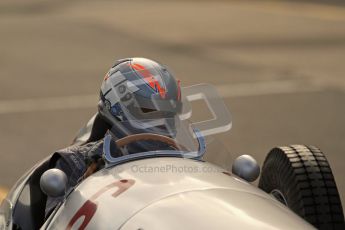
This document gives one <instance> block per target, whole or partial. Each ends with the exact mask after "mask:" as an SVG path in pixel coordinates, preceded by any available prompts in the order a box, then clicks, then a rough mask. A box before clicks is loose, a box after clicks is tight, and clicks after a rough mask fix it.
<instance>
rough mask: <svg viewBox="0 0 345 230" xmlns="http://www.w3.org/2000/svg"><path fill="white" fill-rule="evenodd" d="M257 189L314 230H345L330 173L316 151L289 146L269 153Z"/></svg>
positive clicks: (314, 149)
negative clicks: (282, 204)
mask: <svg viewBox="0 0 345 230" xmlns="http://www.w3.org/2000/svg"><path fill="white" fill-rule="evenodd" d="M259 188H261V189H262V190H264V191H266V192H267V193H271V194H272V195H273V196H275V197H276V198H277V199H278V200H280V201H281V202H282V203H284V204H285V205H287V206H288V207H289V208H290V209H291V210H293V211H294V212H295V213H297V214H298V215H299V216H301V217H302V218H303V219H305V220H306V221H308V222H309V223H311V224H312V225H314V226H315V227H316V228H318V229H339V230H340V229H342V230H344V229H345V224H344V214H343V209H342V206H341V201H340V197H339V193H338V189H337V186H336V183H335V180H334V177H333V174H332V170H331V168H330V166H329V164H328V161H327V159H326V157H325V156H324V154H323V153H322V152H321V151H320V150H319V149H318V148H316V147H313V146H304V145H291V146H288V147H279V148H274V149H272V150H271V151H270V152H269V153H268V155H267V157H266V159H265V162H264V165H263V167H262V174H261V178H260V182H259Z"/></svg>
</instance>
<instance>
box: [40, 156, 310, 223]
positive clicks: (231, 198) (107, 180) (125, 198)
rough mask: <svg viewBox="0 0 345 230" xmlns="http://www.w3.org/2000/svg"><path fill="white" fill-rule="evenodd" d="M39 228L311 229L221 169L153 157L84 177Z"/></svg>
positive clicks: (177, 159)
mask: <svg viewBox="0 0 345 230" xmlns="http://www.w3.org/2000/svg"><path fill="white" fill-rule="evenodd" d="M42 228H43V229H80V228H82V229H83V228H85V229H229V228H236V229H238V228H241V229H313V227H312V226H311V225H309V224H308V223H307V222H306V221H304V220H303V219H301V218H300V217H298V216H297V215H296V214H294V213H293V212H292V211H290V210H289V209H288V208H287V207H285V206H284V205H282V204H281V203H279V202H278V201H276V200H275V199H274V198H273V197H271V196H270V195H268V194H267V193H265V192H263V191H261V190H260V189H258V188H256V187H254V186H253V185H251V184H249V183H247V182H245V181H243V180H241V179H239V178H237V177H235V176H233V175H231V174H229V173H228V172H226V171H225V170H223V169H221V168H219V167H217V166H215V165H212V164H209V163H206V162H200V161H194V160H190V159H184V158H170V157H163V158H151V159H144V160H139V161H133V162H129V163H125V164H122V165H119V166H116V167H112V168H107V169H103V170H101V171H99V172H97V173H96V174H94V175H92V176H91V177H89V178H87V179H86V180H85V181H83V182H82V183H81V184H80V185H79V186H78V187H77V188H76V189H75V190H74V191H73V192H72V193H71V194H70V195H69V196H68V197H67V199H66V201H65V202H64V203H63V204H62V205H61V206H60V207H59V208H57V211H56V212H55V213H54V214H53V215H52V216H51V218H50V219H49V220H48V221H47V222H46V224H45V225H44V226H43V227H42Z"/></svg>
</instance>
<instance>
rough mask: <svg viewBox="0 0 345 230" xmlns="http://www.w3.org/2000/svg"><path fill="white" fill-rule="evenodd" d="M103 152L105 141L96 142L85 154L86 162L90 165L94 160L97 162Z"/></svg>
mask: <svg viewBox="0 0 345 230" xmlns="http://www.w3.org/2000/svg"><path fill="white" fill-rule="evenodd" d="M102 154H103V141H97V142H95V143H94V144H93V145H92V146H91V148H90V149H89V151H88V152H87V153H86V156H85V164H86V166H89V165H90V164H91V163H93V162H97V161H98V160H99V159H101V158H102Z"/></svg>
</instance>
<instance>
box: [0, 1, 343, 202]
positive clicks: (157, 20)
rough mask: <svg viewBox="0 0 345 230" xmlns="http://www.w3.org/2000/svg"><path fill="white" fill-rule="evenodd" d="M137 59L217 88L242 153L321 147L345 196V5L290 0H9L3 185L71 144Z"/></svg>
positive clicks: (0, 53)
mask: <svg viewBox="0 0 345 230" xmlns="http://www.w3.org/2000/svg"><path fill="white" fill-rule="evenodd" d="M131 56H143V57H148V58H152V59H156V60H159V61H160V62H162V63H166V64H167V65H169V66H170V67H171V68H172V69H173V70H174V72H175V74H176V76H177V77H178V78H179V79H181V80H182V83H183V85H191V84H195V83H201V82H208V83H213V84H215V85H217V86H218V88H219V90H220V92H221V93H222V95H223V96H224V97H225V101H226V104H227V105H228V106H229V108H230V110H231V112H232V115H233V129H232V130H231V132H230V133H229V134H228V135H226V136H222V137H221V138H222V139H223V141H224V142H226V145H227V147H228V148H229V149H230V151H231V152H232V153H233V155H234V156H237V155H240V154H252V155H254V156H255V157H256V158H257V159H258V161H259V162H260V163H262V161H263V159H264V157H265V155H266V153H267V152H268V151H269V150H270V149H271V148H272V147H274V146H277V145H287V144H296V143H297V144H311V145H316V146H318V147H320V148H321V149H322V150H323V151H324V152H325V153H326V154H327V157H328V160H329V161H330V164H331V165H332V167H333V172H334V174H335V177H336V180H337V183H338V187H339V189H340V193H341V195H342V200H343V203H345V180H344V176H345V165H344V163H345V155H344V154H345V106H344V105H345V104H344V102H345V92H344V91H345V79H344V74H345V8H343V7H341V6H336V5H320V4H308V3H297V2H288V1H274V2H270V1H265V2H262V1H175V2H170V1H139V0H138V1H67V0H66V1H57V0H56V1H43V0H41V1H24V0H22V1H18V0H15V1H10V0H6V1H1V2H0V146H1V150H0V156H1V161H0V187H3V188H4V189H6V188H9V187H11V186H12V185H13V183H14V182H15V181H16V180H17V179H18V178H19V176H20V175H22V174H23V173H24V171H26V170H27V169H28V168H30V167H31V166H32V165H33V164H34V163H36V162H37V161H39V160H40V159H42V158H43V157H45V156H47V155H48V154H49V153H52V152H53V151H54V150H56V149H59V148H62V147H64V146H67V145H68V144H69V143H70V142H71V140H72V138H73V137H74V135H75V133H76V132H77V130H78V129H79V128H80V127H81V126H82V125H83V124H84V123H85V122H86V121H87V120H88V119H89V118H90V117H91V115H92V114H93V113H94V112H95V111H96V103H97V95H98V91H99V86H100V83H101V80H102V79H103V76H104V74H105V72H106V71H107V70H108V68H109V67H110V66H111V64H112V63H113V61H114V60H116V59H118V58H123V57H131ZM209 160H210V161H213V162H216V163H218V164H223V165H224V164H228V167H229V166H230V160H229V157H228V156H212V155H211V156H209ZM1 190H2V189H1V188H0V193H2V192H1Z"/></svg>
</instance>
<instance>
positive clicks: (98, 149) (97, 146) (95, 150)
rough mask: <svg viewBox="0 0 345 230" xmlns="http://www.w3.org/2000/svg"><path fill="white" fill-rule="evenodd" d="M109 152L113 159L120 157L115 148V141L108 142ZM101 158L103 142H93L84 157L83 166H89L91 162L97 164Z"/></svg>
mask: <svg viewBox="0 0 345 230" xmlns="http://www.w3.org/2000/svg"><path fill="white" fill-rule="evenodd" d="M110 151H111V153H112V154H113V157H119V156H121V150H120V148H118V147H117V145H116V142H115V140H113V139H112V141H111V142H110ZM102 156H103V140H101V141H98V142H95V143H94V145H93V146H92V147H91V148H90V150H89V151H88V152H87V154H86V156H85V164H86V166H89V165H90V164H91V163H93V162H98V161H99V160H100V159H102Z"/></svg>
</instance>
